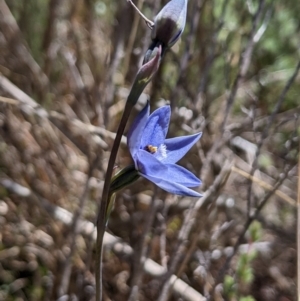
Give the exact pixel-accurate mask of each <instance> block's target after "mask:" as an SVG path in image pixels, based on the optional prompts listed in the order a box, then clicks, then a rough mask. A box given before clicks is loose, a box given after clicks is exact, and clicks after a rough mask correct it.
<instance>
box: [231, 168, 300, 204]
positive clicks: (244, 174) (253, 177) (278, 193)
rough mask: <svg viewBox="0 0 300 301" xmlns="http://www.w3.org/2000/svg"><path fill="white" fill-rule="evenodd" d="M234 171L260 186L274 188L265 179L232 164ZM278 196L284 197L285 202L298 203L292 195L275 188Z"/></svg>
mask: <svg viewBox="0 0 300 301" xmlns="http://www.w3.org/2000/svg"><path fill="white" fill-rule="evenodd" d="M231 170H232V171H234V172H236V173H238V174H239V175H241V176H243V177H245V178H247V179H250V180H251V181H253V182H254V183H257V184H258V185H259V186H261V187H263V188H265V189H267V190H269V191H271V190H273V186H272V185H270V184H268V183H266V182H265V181H263V180H261V179H259V178H257V177H255V176H251V174H249V173H248V172H246V171H244V170H242V169H240V168H238V167H236V166H232V168H231ZM274 193H275V194H276V195H277V196H279V197H280V198H282V199H283V200H284V201H285V202H287V203H289V204H290V205H292V206H295V207H296V206H297V203H296V201H295V200H294V199H292V198H291V197H289V196H288V195H287V194H285V193H284V192H282V191H280V190H275V192H274Z"/></svg>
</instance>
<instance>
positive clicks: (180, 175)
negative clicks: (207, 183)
mask: <svg viewBox="0 0 300 301" xmlns="http://www.w3.org/2000/svg"><path fill="white" fill-rule="evenodd" d="M136 160H137V165H138V170H139V171H140V173H141V174H142V175H144V174H145V175H149V176H153V177H155V178H158V179H169V180H170V181H172V182H174V183H175V182H176V183H178V184H181V185H184V186H187V187H196V186H199V185H200V184H201V181H200V180H199V179H198V178H197V177H196V176H194V175H193V174H192V173H191V172H190V171H188V170H187V169H185V168H183V167H181V166H179V165H175V164H163V163H162V162H161V161H159V160H157V159H156V158H155V156H153V155H152V154H150V153H148V152H146V151H144V150H140V151H139V152H138V153H137V155H136Z"/></svg>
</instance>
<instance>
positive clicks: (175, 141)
mask: <svg viewBox="0 0 300 301" xmlns="http://www.w3.org/2000/svg"><path fill="white" fill-rule="evenodd" d="M201 136H202V133H197V134H194V135H190V136H183V137H175V138H171V139H166V140H165V142H164V144H165V145H166V148H167V156H166V157H165V158H164V159H162V162H163V163H176V162H177V161H179V160H180V159H181V158H182V157H183V156H184V155H185V154H186V153H187V152H188V151H189V150H190V148H191V147H192V146H193V145H194V144H195V143H196V142H197V141H198V140H199V139H200V138H201Z"/></svg>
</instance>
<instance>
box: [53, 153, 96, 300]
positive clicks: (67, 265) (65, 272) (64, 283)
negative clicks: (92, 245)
mask: <svg viewBox="0 0 300 301" xmlns="http://www.w3.org/2000/svg"><path fill="white" fill-rule="evenodd" d="M98 160H99V156H98V157H97V158H96V159H95V160H94V162H92V164H91V165H90V167H89V172H88V174H87V179H86V182H85V185H84V189H83V192H82V195H81V197H80V199H79V204H78V208H77V210H76V211H75V213H74V215H73V221H72V225H71V229H70V233H69V237H71V243H70V252H69V254H68V256H67V258H66V261H65V262H64V267H63V269H62V277H61V283H60V285H59V287H58V290H57V291H58V296H62V295H64V294H66V293H67V291H68V287H69V282H70V277H71V271H72V258H73V255H74V253H75V251H76V239H77V236H78V230H79V229H78V228H79V227H78V225H79V221H80V219H81V216H82V212H83V208H84V205H85V202H86V199H87V194H88V191H89V184H90V181H91V178H92V174H93V171H94V169H95V168H96V166H97V162H98Z"/></svg>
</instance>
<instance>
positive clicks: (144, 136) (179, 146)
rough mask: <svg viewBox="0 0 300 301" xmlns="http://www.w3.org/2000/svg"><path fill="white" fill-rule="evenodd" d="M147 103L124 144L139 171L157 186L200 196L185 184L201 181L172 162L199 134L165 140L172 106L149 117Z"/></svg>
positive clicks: (197, 183) (194, 183)
mask: <svg viewBox="0 0 300 301" xmlns="http://www.w3.org/2000/svg"><path fill="white" fill-rule="evenodd" d="M149 111H150V106H149V103H147V105H146V106H145V108H144V109H143V110H142V111H141V112H140V113H139V115H138V116H137V117H136V119H135V120H134V122H133V124H132V126H131V128H130V130H129V132H128V135H127V136H128V137H127V144H128V147H129V150H130V153H131V156H132V158H133V161H134V165H135V169H136V170H137V172H138V174H139V175H140V176H142V177H144V178H146V179H148V180H149V181H151V182H153V183H154V184H156V185H157V186H159V187H160V188H162V189H164V190H166V191H168V192H170V193H173V194H178V195H186V196H193V197H201V196H202V195H201V194H200V193H198V192H196V191H194V190H192V189H189V188H188V187H197V186H199V185H200V184H201V181H200V180H199V179H198V178H197V177H196V176H195V175H193V174H192V173H191V172H190V171H188V170H187V169H185V168H183V167H181V166H179V165H177V164H175V163H176V162H178V161H179V160H180V159H181V158H182V157H183V156H184V155H185V154H186V153H187V152H188V151H189V149H190V148H191V147H192V146H193V145H194V144H195V143H196V142H197V141H198V140H199V139H200V137H201V135H202V133H197V134H194V135H190V136H182V137H176V138H171V139H166V135H167V131H168V128H169V122H170V116H171V109H170V106H163V107H160V108H159V109H157V110H156V111H154V112H153V113H152V114H151V115H150V116H149Z"/></svg>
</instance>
